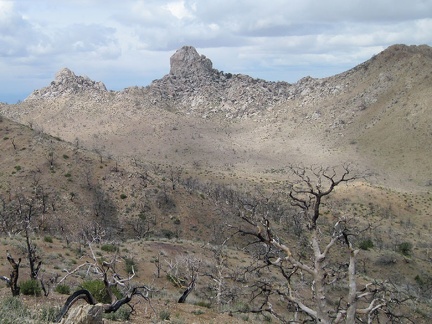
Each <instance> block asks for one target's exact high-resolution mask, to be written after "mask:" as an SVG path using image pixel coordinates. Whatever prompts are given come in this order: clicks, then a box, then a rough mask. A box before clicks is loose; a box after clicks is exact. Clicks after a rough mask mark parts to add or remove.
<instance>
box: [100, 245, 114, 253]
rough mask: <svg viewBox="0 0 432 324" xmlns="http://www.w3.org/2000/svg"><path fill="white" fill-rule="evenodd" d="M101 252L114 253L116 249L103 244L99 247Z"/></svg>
mask: <svg viewBox="0 0 432 324" xmlns="http://www.w3.org/2000/svg"><path fill="white" fill-rule="evenodd" d="M101 250H102V251H105V252H116V251H118V247H117V246H116V245H114V244H104V245H102V246H101Z"/></svg>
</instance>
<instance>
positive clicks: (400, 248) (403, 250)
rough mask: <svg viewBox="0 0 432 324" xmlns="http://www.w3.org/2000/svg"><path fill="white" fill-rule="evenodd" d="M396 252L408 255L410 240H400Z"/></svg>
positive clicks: (410, 245)
mask: <svg viewBox="0 0 432 324" xmlns="http://www.w3.org/2000/svg"><path fill="white" fill-rule="evenodd" d="M397 249H398V252H399V253H401V254H403V255H405V256H410V255H411V252H412V244H411V243H410V242H402V243H401V244H399V245H398V248H397Z"/></svg>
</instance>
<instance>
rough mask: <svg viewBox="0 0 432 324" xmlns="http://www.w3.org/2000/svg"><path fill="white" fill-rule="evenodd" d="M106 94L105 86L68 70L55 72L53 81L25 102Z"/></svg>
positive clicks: (34, 92) (36, 91)
mask: <svg viewBox="0 0 432 324" xmlns="http://www.w3.org/2000/svg"><path fill="white" fill-rule="evenodd" d="M105 92H107V89H106V87H105V84H103V82H101V81H99V82H96V81H92V80H90V78H88V77H87V76H77V75H75V73H73V72H72V71H71V70H69V69H68V68H63V69H61V70H60V71H58V72H57V74H56V75H55V79H54V81H52V82H51V84H50V85H49V86H47V87H45V88H42V89H39V90H35V91H33V93H32V94H30V96H28V97H27V99H26V100H33V99H45V98H56V97H65V96H74V95H79V94H82V93H89V94H92V95H93V96H94V97H97V96H98V95H100V94H103V93H105Z"/></svg>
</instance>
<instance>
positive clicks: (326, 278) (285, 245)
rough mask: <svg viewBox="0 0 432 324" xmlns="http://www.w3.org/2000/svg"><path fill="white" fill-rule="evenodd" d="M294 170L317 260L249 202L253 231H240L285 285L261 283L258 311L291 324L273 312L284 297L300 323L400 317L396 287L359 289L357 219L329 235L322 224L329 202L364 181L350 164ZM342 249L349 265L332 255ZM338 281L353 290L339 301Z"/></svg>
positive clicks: (244, 214) (293, 193)
mask: <svg viewBox="0 0 432 324" xmlns="http://www.w3.org/2000/svg"><path fill="white" fill-rule="evenodd" d="M291 171H292V174H293V176H294V177H295V179H296V180H295V181H293V182H291V183H290V185H289V193H288V196H289V198H290V199H291V204H292V206H295V207H297V208H299V209H300V210H301V215H302V219H303V223H304V225H305V226H304V227H305V231H306V235H307V239H308V241H309V246H310V250H309V251H310V253H311V255H310V256H305V255H304V253H305V251H299V250H298V249H299V247H298V244H296V243H295V242H294V241H291V242H290V241H289V238H288V237H286V236H285V237H283V236H282V235H283V233H282V235H277V234H276V233H277V231H276V230H275V229H274V228H273V227H272V224H271V215H270V213H269V212H268V210H266V209H265V208H259V202H258V203H256V204H251V203H243V206H242V208H240V211H239V216H240V217H241V219H243V220H244V221H245V222H246V223H247V224H249V225H250V228H249V229H245V228H238V233H240V234H242V235H245V236H248V237H251V238H252V239H253V241H252V242H251V244H253V243H259V244H260V245H259V246H263V248H262V252H261V259H262V261H263V263H264V264H263V266H262V267H271V268H276V269H277V270H279V272H280V274H281V276H282V278H283V282H282V283H278V282H271V281H268V280H260V281H259V282H257V283H256V285H255V288H256V289H258V291H259V293H255V295H254V298H257V296H259V297H260V298H261V300H262V302H261V304H260V306H259V308H258V309H255V310H254V312H262V313H264V312H267V313H270V314H272V315H274V316H275V317H276V318H277V319H279V320H281V321H282V322H289V321H288V320H286V319H284V316H281V314H279V313H278V312H277V311H276V310H275V308H274V307H273V305H274V304H275V301H272V298H275V297H274V296H280V297H282V298H283V300H285V301H287V309H291V310H292V311H293V313H294V314H293V320H296V321H297V320H298V319H299V316H303V319H307V318H309V319H311V320H313V321H314V322H319V323H340V322H342V321H345V322H346V323H355V322H357V321H359V320H360V321H362V322H363V321H366V322H368V323H370V322H371V321H372V320H373V319H374V318H378V316H385V317H386V318H387V319H390V318H395V316H396V315H395V312H393V311H392V310H391V309H390V306H391V305H393V304H395V303H398V302H400V301H401V298H400V296H397V294H389V288H390V287H389V286H388V285H387V284H386V283H385V282H378V281H376V282H374V283H370V284H368V285H366V286H364V287H362V289H358V287H357V275H356V258H357V255H358V253H359V250H358V249H355V248H354V246H353V244H352V239H351V238H352V236H353V235H355V233H356V229H355V226H352V225H351V223H350V219H351V218H350V217H348V216H340V217H339V218H338V219H336V220H335V222H334V226H333V229H332V230H331V231H330V233H328V232H327V233H328V234H327V235H326V231H325V229H324V228H322V225H321V224H320V223H319V222H318V221H319V220H320V218H321V217H322V214H321V208H322V203H323V199H324V198H325V197H327V196H328V195H330V194H331V193H332V192H333V191H334V189H335V188H336V187H337V186H339V185H341V184H344V183H348V182H352V181H354V180H356V179H358V178H359V176H358V175H357V174H353V173H352V170H351V167H350V165H343V166H341V167H339V168H323V167H292V168H291ZM264 203H266V202H264ZM337 246H339V247H341V249H342V250H341V253H342V255H344V254H345V255H346V256H347V258H348V261H340V263H338V261H334V260H333V261H331V257H330V252H331V251H333V250H334V249H335V248H336V247H337ZM344 251H345V252H344ZM334 262H336V263H337V264H336V265H335V264H334ZM262 267H261V268H262ZM341 273H343V275H341ZM336 281H337V282H339V284H345V285H346V287H347V291H348V293H347V295H345V296H340V297H339V300H338V301H337V300H335V299H334V298H335V297H334V296H331V294H330V291H331V289H330V287H331V285H334V284H335V282H336ZM304 287H309V289H310V290H309V292H308V293H307V294H309V295H310V296H311V298H306V297H303V296H304V295H305V294H302V292H301V289H305V288H304ZM396 296H397V297H396ZM300 314H303V315H300Z"/></svg>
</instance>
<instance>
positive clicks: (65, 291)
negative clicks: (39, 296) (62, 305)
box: [55, 284, 70, 295]
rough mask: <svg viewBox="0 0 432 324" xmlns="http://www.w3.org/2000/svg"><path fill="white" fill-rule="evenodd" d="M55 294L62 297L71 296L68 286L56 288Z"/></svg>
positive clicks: (61, 285)
mask: <svg viewBox="0 0 432 324" xmlns="http://www.w3.org/2000/svg"><path fill="white" fill-rule="evenodd" d="M55 292H57V293H59V294H62V295H70V287H69V286H68V285H63V284H60V285H57V286H56V287H55Z"/></svg>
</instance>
